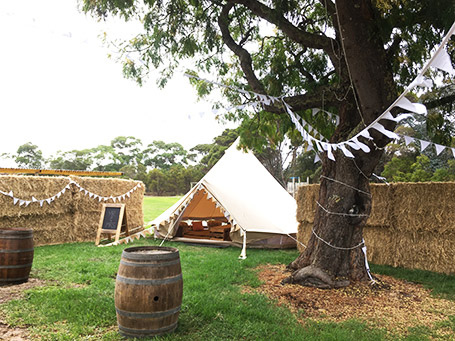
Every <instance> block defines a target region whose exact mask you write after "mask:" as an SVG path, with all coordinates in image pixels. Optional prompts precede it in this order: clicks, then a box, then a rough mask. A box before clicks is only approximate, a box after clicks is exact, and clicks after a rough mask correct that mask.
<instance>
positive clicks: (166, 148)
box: [144, 141, 189, 170]
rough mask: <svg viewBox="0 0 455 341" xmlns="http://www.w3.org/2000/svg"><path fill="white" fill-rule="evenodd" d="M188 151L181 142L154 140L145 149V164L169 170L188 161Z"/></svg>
mask: <svg viewBox="0 0 455 341" xmlns="http://www.w3.org/2000/svg"><path fill="white" fill-rule="evenodd" d="M188 157H189V156H188V152H187V151H186V150H185V148H183V146H182V145H181V144H180V143H175V142H174V143H165V142H163V141H153V142H152V143H151V144H149V145H148V146H147V148H146V149H145V150H144V164H145V165H146V166H151V167H153V168H159V169H166V170H169V169H170V168H171V167H172V166H175V165H184V164H187V163H188Z"/></svg>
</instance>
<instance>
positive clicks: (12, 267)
mask: <svg viewBox="0 0 455 341" xmlns="http://www.w3.org/2000/svg"><path fill="white" fill-rule="evenodd" d="M32 264H33V263H28V264H20V265H0V269H21V268H28V267H31V266H32Z"/></svg>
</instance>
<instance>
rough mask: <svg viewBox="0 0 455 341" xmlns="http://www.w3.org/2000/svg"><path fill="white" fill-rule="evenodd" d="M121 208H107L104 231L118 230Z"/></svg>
mask: <svg viewBox="0 0 455 341" xmlns="http://www.w3.org/2000/svg"><path fill="white" fill-rule="evenodd" d="M120 210H121V207H109V206H107V207H105V209H104V219H103V225H102V226H101V229H102V230H117V225H118V222H119V218H120Z"/></svg>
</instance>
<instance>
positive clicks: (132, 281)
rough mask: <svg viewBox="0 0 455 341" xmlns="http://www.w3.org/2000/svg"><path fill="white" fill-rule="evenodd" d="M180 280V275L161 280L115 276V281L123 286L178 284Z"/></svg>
mask: <svg viewBox="0 0 455 341" xmlns="http://www.w3.org/2000/svg"><path fill="white" fill-rule="evenodd" d="M181 280H182V274H179V275H178V276H174V277H168V278H163V279H136V278H129V277H123V276H120V275H117V281H119V282H121V283H125V284H135V285H162V284H171V283H176V282H180V281H181Z"/></svg>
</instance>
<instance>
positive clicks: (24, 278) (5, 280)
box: [0, 276, 29, 283]
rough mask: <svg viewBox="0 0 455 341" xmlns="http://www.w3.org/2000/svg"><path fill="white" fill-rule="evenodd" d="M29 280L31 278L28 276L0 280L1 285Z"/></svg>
mask: <svg viewBox="0 0 455 341" xmlns="http://www.w3.org/2000/svg"><path fill="white" fill-rule="evenodd" d="M28 278H29V276H26V277H20V278H18V277H16V278H2V279H0V283H4V282H20V281H27V280H28Z"/></svg>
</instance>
